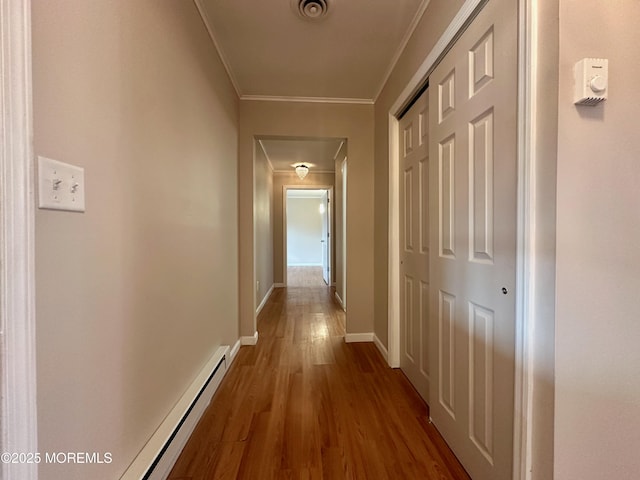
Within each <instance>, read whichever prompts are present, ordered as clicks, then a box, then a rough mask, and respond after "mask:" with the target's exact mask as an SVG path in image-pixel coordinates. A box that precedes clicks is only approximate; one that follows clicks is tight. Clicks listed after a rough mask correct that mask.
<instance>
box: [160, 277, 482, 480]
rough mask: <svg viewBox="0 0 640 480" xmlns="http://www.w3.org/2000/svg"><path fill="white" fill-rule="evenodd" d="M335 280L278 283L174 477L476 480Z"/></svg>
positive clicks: (190, 442)
mask: <svg viewBox="0 0 640 480" xmlns="http://www.w3.org/2000/svg"><path fill="white" fill-rule="evenodd" d="M344 322H345V319H344V313H343V312H342V310H341V309H340V308H339V306H338V305H337V303H336V302H334V300H333V292H332V289H330V288H328V287H306V288H305V287H289V288H281V289H276V290H274V292H273V294H272V296H271V298H270V300H269V301H268V302H267V304H266V305H265V308H264V309H263V311H262V313H261V314H260V316H259V318H258V331H259V341H258V344H257V345H256V346H254V347H242V348H241V349H240V351H239V352H238V355H237V357H236V359H235V361H234V362H233V364H232V366H231V368H230V370H229V372H228V373H227V375H226V377H225V379H224V380H223V382H222V384H221V386H220V387H219V389H218V392H217V393H216V395H215V396H214V398H213V400H212V402H211V405H210V406H209V408H208V410H207V411H206V412H205V414H204V416H203V417H202V420H201V421H200V423H199V425H198V426H197V427H196V430H195V431H194V434H193V436H192V437H191V439H190V440H189V442H188V443H187V446H186V447H185V449H184V451H183V453H182V455H181V456H180V458H179V459H178V461H177V463H176V465H175V467H174V469H173V471H172V472H171V475H170V476H169V479H172V480H178V479H181V480H186V479H235V478H242V479H252V480H254V479H316V478H317V479H321V478H324V479H367V480H377V479H394V480H395V479H468V478H469V477H468V476H467V474H466V473H465V472H464V470H463V469H462V467H461V466H460V464H459V463H458V462H457V460H456V458H455V457H454V456H453V454H452V453H451V452H450V450H449V449H448V448H447V446H446V444H445V443H444V441H443V440H442V439H441V437H440V436H439V434H438V433H437V431H435V429H434V428H433V427H432V426H431V425H430V424H429V422H428V411H427V406H426V405H425V404H424V402H423V401H422V399H421V398H420V397H419V396H418V394H417V393H416V392H415V390H414V389H413V387H412V386H411V384H410V383H409V382H408V381H407V379H406V378H405V376H404V375H403V374H402V372H401V371H400V370H394V369H391V368H389V367H388V366H387V365H386V362H385V361H384V360H383V358H382V356H381V355H380V353H379V352H378V351H377V349H376V347H375V346H374V345H373V344H371V343H359V344H354V343H351V344H346V343H344V338H343V336H344Z"/></svg>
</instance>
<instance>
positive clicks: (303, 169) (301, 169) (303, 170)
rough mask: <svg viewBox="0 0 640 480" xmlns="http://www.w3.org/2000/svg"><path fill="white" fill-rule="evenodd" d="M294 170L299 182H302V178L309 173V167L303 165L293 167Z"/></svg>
mask: <svg viewBox="0 0 640 480" xmlns="http://www.w3.org/2000/svg"><path fill="white" fill-rule="evenodd" d="M294 168H295V169H296V175H298V177H299V178H300V180H304V177H306V176H307V173H309V167H307V166H306V165H305V164H304V163H300V164H298V165H296V166H295V167H294Z"/></svg>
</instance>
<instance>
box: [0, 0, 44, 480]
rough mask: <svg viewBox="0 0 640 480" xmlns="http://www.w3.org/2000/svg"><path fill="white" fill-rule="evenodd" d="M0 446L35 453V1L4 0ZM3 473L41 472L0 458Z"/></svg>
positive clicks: (28, 476) (0, 164) (35, 474)
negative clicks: (33, 61) (33, 86)
mask: <svg viewBox="0 0 640 480" xmlns="http://www.w3.org/2000/svg"><path fill="white" fill-rule="evenodd" d="M0 9H1V11H2V15H0V21H1V27H2V28H1V29H0V31H1V32H2V33H1V35H2V43H1V46H0V49H1V50H0V59H1V60H0V62H2V72H3V75H2V77H0V88H1V92H0V110H1V115H2V120H1V122H2V128H1V129H0V137H1V146H0V205H1V206H2V207H1V208H0V394H1V399H2V400H1V403H0V425H1V433H0V450H1V451H2V452H33V453H35V452H37V444H38V443H37V432H38V429H37V408H36V337H35V267H34V256H35V186H34V171H33V170H34V163H33V145H32V138H33V126H32V82H31V4H30V2H29V0H25V1H20V2H16V1H14V0H0ZM0 477H1V478H24V479H28V480H32V479H36V478H37V477H38V467H37V464H35V463H32V464H28V463H23V464H11V463H5V462H2V463H0Z"/></svg>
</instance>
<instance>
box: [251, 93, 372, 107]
mask: <svg viewBox="0 0 640 480" xmlns="http://www.w3.org/2000/svg"><path fill="white" fill-rule="evenodd" d="M240 100H248V101H254V102H294V103H344V104H350V105H373V104H374V101H373V99H372V98H336V97H287V96H276V95H240Z"/></svg>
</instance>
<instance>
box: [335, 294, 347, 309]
mask: <svg viewBox="0 0 640 480" xmlns="http://www.w3.org/2000/svg"><path fill="white" fill-rule="evenodd" d="M333 295H334V296H335V297H336V300H338V303H339V304H340V307H342V310H344V311H345V312H346V311H347V309H346V308H345V307H344V302H343V301H342V299H341V298H340V295H338V292H333Z"/></svg>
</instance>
